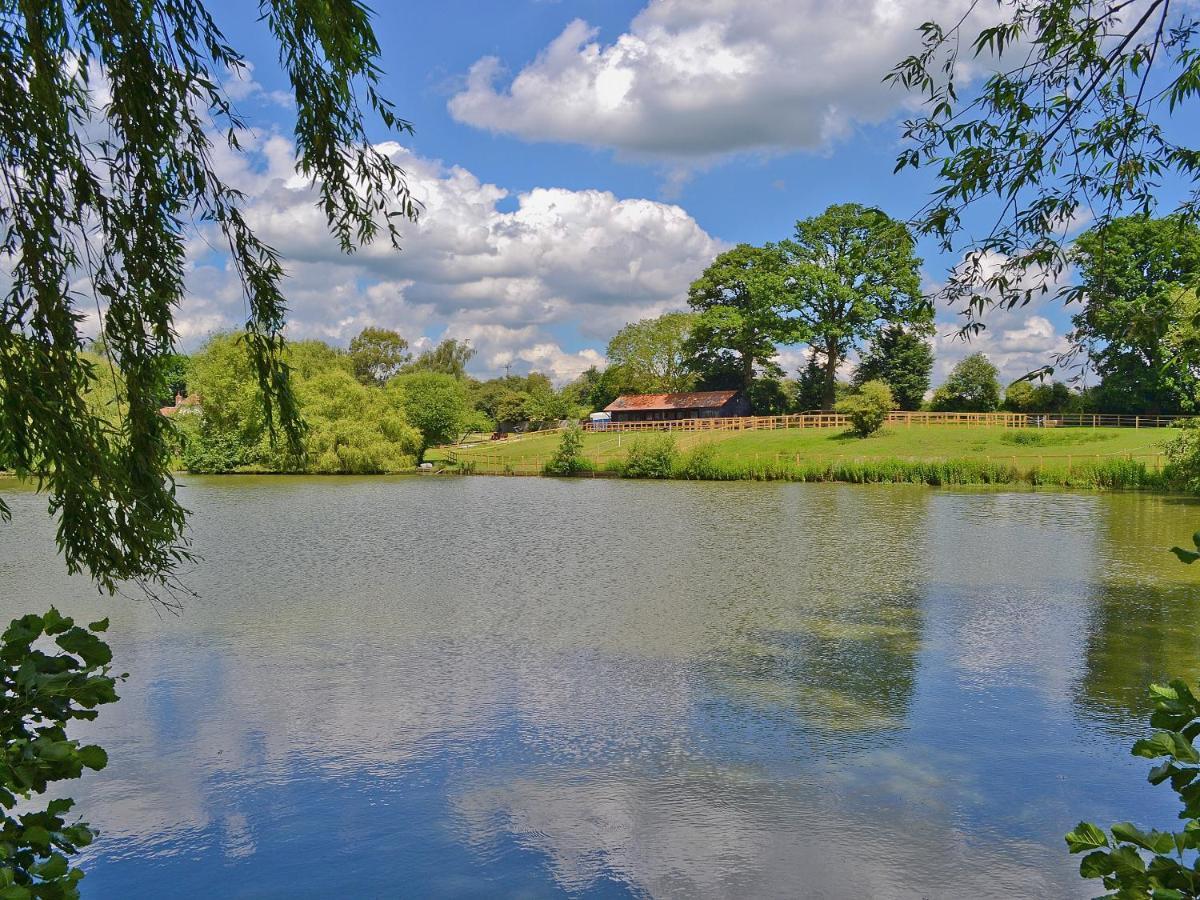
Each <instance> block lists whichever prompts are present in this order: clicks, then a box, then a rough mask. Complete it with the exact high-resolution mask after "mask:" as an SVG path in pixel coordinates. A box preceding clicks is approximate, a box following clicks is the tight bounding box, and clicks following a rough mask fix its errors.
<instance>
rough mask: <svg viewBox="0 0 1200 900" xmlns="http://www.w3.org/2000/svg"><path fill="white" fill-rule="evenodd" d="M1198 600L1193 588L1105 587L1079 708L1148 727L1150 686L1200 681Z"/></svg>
mask: <svg viewBox="0 0 1200 900" xmlns="http://www.w3.org/2000/svg"><path fill="white" fill-rule="evenodd" d="M1198 595H1200V591H1197V588H1196V586H1195V585H1191V584H1156V583H1154V582H1151V581H1147V582H1145V583H1140V584H1139V583H1133V582H1128V581H1114V582H1108V583H1105V584H1104V585H1102V586H1101V587H1100V589H1099V591H1098V593H1097V594H1096V597H1095V601H1094V602H1095V606H1094V610H1093V614H1092V617H1091V620H1090V622H1089V625H1088V635H1087V640H1086V644H1085V647H1086V649H1085V654H1084V660H1085V668H1086V673H1085V675H1084V677H1083V679H1082V682H1081V684H1080V686H1079V703H1080V704H1081V705H1082V706H1083V707H1084V708H1085V709H1086V710H1088V711H1089V712H1091V713H1093V714H1096V715H1100V716H1102V717H1106V718H1107V717H1111V716H1116V717H1117V718H1118V719H1119V720H1120V721H1121V722H1123V723H1125V724H1130V723H1131V722H1132V724H1135V725H1136V726H1137V727H1138V728H1144V727H1145V721H1146V718H1147V717H1148V716H1149V714H1150V712H1151V709H1152V706H1151V704H1150V702H1149V701H1148V700H1147V698H1146V691H1147V689H1148V688H1149V687H1150V685H1151V684H1154V683H1156V682H1165V681H1168V680H1169V679H1171V678H1177V677H1182V678H1187V679H1188V680H1190V681H1195V680H1196V679H1197V677H1200V627H1198V626H1197V621H1198V618H1200V609H1198V608H1197V600H1198Z"/></svg>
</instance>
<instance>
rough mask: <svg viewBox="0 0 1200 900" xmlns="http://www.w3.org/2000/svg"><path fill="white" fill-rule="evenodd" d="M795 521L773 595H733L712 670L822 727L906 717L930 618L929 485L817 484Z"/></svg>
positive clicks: (733, 688) (737, 693)
mask: <svg viewBox="0 0 1200 900" xmlns="http://www.w3.org/2000/svg"><path fill="white" fill-rule="evenodd" d="M805 496H806V500H807V501H808V502H807V503H806V505H805V508H804V510H803V513H802V515H800V516H798V517H793V518H791V519H790V520H789V521H787V522H771V523H760V527H763V526H764V524H765V525H766V527H779V528H781V529H787V530H788V532H787V533H788V534H789V541H788V542H787V546H786V547H784V548H783V549H782V554H783V555H782V556H781V558H779V559H775V560H764V564H765V565H767V566H769V567H773V568H775V569H776V570H777V571H779V572H786V573H791V574H790V577H789V578H788V579H787V581H786V584H785V586H784V588H783V589H782V590H780V591H779V592H778V593H777V595H776V596H775V597H774V598H773V599H767V600H758V599H746V600H739V601H736V602H734V603H732V604H731V606H733V607H735V609H731V615H730V617H729V619H728V620H727V622H726V625H727V626H728V627H729V630H728V631H727V632H726V633H725V635H724V636H723V639H722V640H721V653H720V654H719V655H718V657H717V659H716V660H715V662H714V671H715V674H716V677H717V680H718V682H719V683H720V686H721V688H720V689H721V690H723V691H725V692H726V693H728V694H729V695H730V696H731V697H732V698H733V699H734V700H735V701H738V702H745V703H750V704H754V705H760V706H767V707H773V708H782V709H785V710H791V711H793V712H795V713H797V714H799V715H800V716H801V717H802V718H803V719H804V720H805V722H807V723H808V724H810V725H812V726H814V727H815V728H817V729H818V730H823V731H829V732H839V733H846V732H854V731H864V730H869V731H876V730H880V729H888V728H894V727H896V726H898V725H901V724H902V723H903V721H904V719H905V717H906V716H907V714H908V707H909V703H910V700H911V697H912V694H913V689H914V685H915V681H916V667H917V659H916V657H917V651H918V650H919V649H920V644H921V636H922V630H923V611H922V600H921V596H922V595H921V590H922V585H923V584H924V581H925V578H926V560H927V556H926V552H925V551H926V547H925V543H926V538H927V533H926V532H927V521H926V519H927V508H928V502H929V496H930V495H929V493H928V492H927V491H924V492H908V491H888V490H884V491H879V492H874V491H864V490H862V489H858V490H855V489H853V488H851V489H845V488H841V489H833V490H829V491H823V492H809V493H807V494H806V495H805Z"/></svg>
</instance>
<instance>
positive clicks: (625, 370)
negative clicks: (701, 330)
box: [608, 312, 696, 393]
mask: <svg viewBox="0 0 1200 900" xmlns="http://www.w3.org/2000/svg"><path fill="white" fill-rule="evenodd" d="M695 322H696V314H694V313H684V312H672V313H665V314H664V315H661V316H659V317H657V318H655V319H642V320H640V321H638V322H633V323H631V324H629V325H626V326H625V327H624V328H622V329H621V330H620V331H618V332H617V333H616V334H615V335H614V336H613V338H612V340H610V341H609V342H608V360H609V364H610V365H612V366H617V367H619V369H620V371H621V373H622V382H623V384H622V388H623V389H624V390H630V391H636V392H638V393H655V392H662V393H672V392H676V391H689V390H691V389H692V387H693V386H694V385H695V382H696V375H695V373H694V372H693V371H692V368H691V365H690V363H691V359H690V357H689V355H688V338H689V337H690V336H691V333H692V327H693V325H694V324H695Z"/></svg>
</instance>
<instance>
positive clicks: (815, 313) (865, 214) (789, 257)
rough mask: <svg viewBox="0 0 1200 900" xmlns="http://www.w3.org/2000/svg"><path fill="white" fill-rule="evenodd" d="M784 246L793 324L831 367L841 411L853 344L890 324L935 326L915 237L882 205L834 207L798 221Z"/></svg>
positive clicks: (829, 389) (826, 391)
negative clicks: (841, 385)
mask: <svg viewBox="0 0 1200 900" xmlns="http://www.w3.org/2000/svg"><path fill="white" fill-rule="evenodd" d="M779 249H780V251H781V252H782V253H783V255H784V258H785V260H786V263H787V269H786V271H787V280H788V286H789V292H790V294H791V297H792V299H791V302H790V304H789V309H788V322H789V324H790V326H791V328H792V329H793V334H794V335H795V336H796V337H798V338H800V339H801V340H803V341H805V342H806V343H809V344H811V346H812V348H813V350H814V351H815V352H816V353H817V354H819V355H820V359H821V362H822V364H823V366H824V384H823V389H822V398H821V399H822V407H823V408H824V409H832V408H833V403H834V394H835V384H836V381H837V369H838V366H839V365H841V363H842V361H843V360H844V359H845V358H846V354H847V353H848V352H849V351H850V350H851V349H854V348H856V347H858V346H859V345H860V344H861V343H862V342H863V341H869V340H872V339H873V338H874V337H875V336H876V335H878V334H879V332H880V330H881V329H882V328H883V327H884V326H886V325H891V324H904V325H908V326H910V327H913V328H917V329H921V330H925V329H928V328H929V327H930V326H931V325H932V322H933V309H932V307H931V306H930V305H929V303H928V302H927V301H926V300H925V298H924V297H923V296H922V294H921V278H920V274H919V269H920V265H921V260H920V259H918V258H917V256H916V253H915V251H914V244H913V239H912V235H911V234H909V232H908V228H907V227H906V226H905V225H904V224H903V223H902V222H897V221H896V220H895V219H892V218H891V217H890V216H888V215H887V214H886V213H884V212H882V211H881V210H878V209H871V208H868V207H864V206H861V205H859V204H857V203H845V204H840V205H835V206H831V207H829V208H828V209H826V210H825V211H824V212H823V213H821V214H820V215H819V216H813V217H812V218H809V219H802V220H800V221H798V222H797V223H796V231H795V236H794V238H793V239H792V240H787V241H782V242H781V243H780V244H779Z"/></svg>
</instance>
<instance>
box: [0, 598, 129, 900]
mask: <svg viewBox="0 0 1200 900" xmlns="http://www.w3.org/2000/svg"><path fill="white" fill-rule="evenodd" d="M107 628H108V620H107V619H106V620H103V621H100V622H93V623H92V624H90V625H87V626H82V625H76V624H75V622H74V620H73V619H71V618H69V617H67V616H63V615H61V614H60V613H59V612H58V611H57V610H55V609H51V610H50V611H49V612H48V613H46V614H44V615H33V614H30V615H26V616H22V617H21V618H19V619H14V620H13V621H12V622H11V623H10V624H9V626H8V628H7V629H6V630H5V631H4V633H3V635H0V737H2V738H3V751H2V753H0V898H3V900H32V898H41V900H72V898H78V897H79V881H80V879H82V878H83V872H82V870H80V869H78V868H75V867H72V866H71V863H70V857H71V856H72V855H73V854H75V853H76V852H78V851H79V850H80V849H81V848H83V847H86V846H87V845H88V844H90V843H91V842H92V840H93V838H94V837H95V832H94V831H93V830H92V829H91V828H90V827H89V826H87V825H86V824H84V823H82V822H79V821H68V814H69V813H70V811H71V808H72V806H73V802H72V801H71V800H70V799H66V798H60V799H56V800H52V801H50V802H49V803H48V804H46V805H45V807H44V808H42V809H34V810H32V811H29V812H21V813H17V812H16V811H15V810H16V808H18V806H19V807H20V808H22V809H27V808H29V806H30V805H31V802H30V798H32V797H33V796H35V795H39V794H43V793H45V792H46V790H47V789H48V788H49V787H50V786H51V785H53V784H55V783H56V782H59V781H65V780H70V779H74V778H78V777H79V776H80V775H81V774H82V773H83V771H84V770H85V769H91V770H93V771H98V770H100V769H103V768H104V767H105V766H106V765H107V764H108V756H107V754H105V752H104V750H103V749H102V748H101V747H98V746H96V745H95V744H80V742H79V741H78V740H74V739H72V738H70V737H68V735H67V730H66V729H67V725H68V724H69V723H70V722H72V721H77V720H91V719H95V718H96V716H97V714H98V707H100V706H102V705H104V704H106V703H114V702H116V700H117V692H116V681H117V679H116V678H115V677H113V676H112V675H111V674H110V669H109V664H110V663H111V661H112V651H111V650H110V649H109V647H108V644H106V643H105V642H104V640H103V639H102V637H101V635H102V634H103V632H104V631H105V630H106V629H107Z"/></svg>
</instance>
